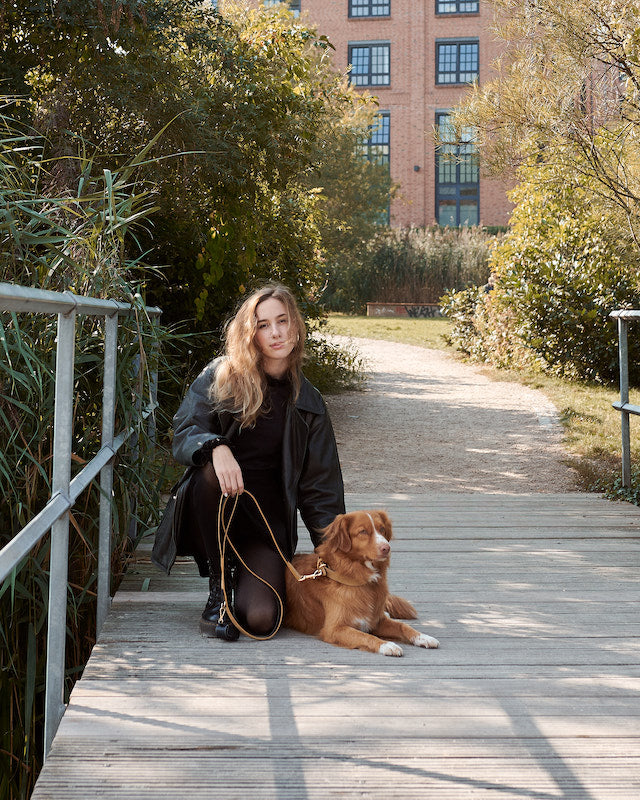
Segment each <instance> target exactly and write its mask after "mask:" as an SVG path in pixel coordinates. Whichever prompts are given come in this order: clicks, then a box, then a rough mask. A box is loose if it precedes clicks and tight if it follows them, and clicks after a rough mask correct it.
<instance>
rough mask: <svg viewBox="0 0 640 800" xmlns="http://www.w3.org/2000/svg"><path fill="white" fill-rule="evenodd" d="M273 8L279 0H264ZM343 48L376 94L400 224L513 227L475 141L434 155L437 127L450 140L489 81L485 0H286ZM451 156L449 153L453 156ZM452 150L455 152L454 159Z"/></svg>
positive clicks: (339, 60)
mask: <svg viewBox="0 0 640 800" xmlns="http://www.w3.org/2000/svg"><path fill="white" fill-rule="evenodd" d="M256 2H260V0H253V2H252V4H255V3H256ZM262 2H263V3H264V5H274V4H275V3H277V2H278V0H262ZM286 4H287V5H289V7H290V8H291V10H292V11H293V13H294V14H295V15H296V16H297V15H299V14H303V15H305V16H307V17H308V20H309V21H310V22H311V23H312V24H313V25H315V26H316V27H317V28H318V31H319V33H321V34H325V35H326V36H328V38H329V40H330V41H331V42H332V44H333V45H334V46H335V48H336V50H335V54H334V58H335V62H336V66H337V67H338V68H339V69H343V70H344V69H346V68H347V66H348V65H349V64H351V65H352V68H351V73H350V75H351V82H352V84H354V85H355V86H358V87H362V89H363V90H364V91H368V92H369V93H371V94H373V95H375V96H377V98H378V101H379V104H380V111H379V122H378V126H377V128H376V129H375V130H374V131H373V132H372V135H371V139H370V141H369V152H370V154H371V156H372V157H381V158H383V159H385V160H388V162H389V166H390V171H391V177H392V180H393V181H394V182H395V183H398V184H399V186H400V191H399V196H398V197H397V198H396V199H394V201H393V202H392V205H391V224H392V225H396V226H408V225H416V226H428V225H432V224H434V223H436V222H437V223H440V224H441V225H465V224H468V225H474V224H478V223H479V224H483V225H506V224H507V222H508V220H509V216H510V212H511V209H512V205H511V203H510V202H509V201H508V200H507V197H506V194H505V192H506V188H507V187H506V186H505V184H504V183H502V182H499V181H495V180H489V179H486V178H484V177H482V176H481V175H480V173H479V170H478V167H477V163H476V160H475V157H474V153H473V150H474V148H473V141H472V138H473V137H472V134H470V135H469V136H468V141H467V142H463V143H453V141H452V144H451V145H450V146H446V145H445V146H444V147H442V148H441V149H440V151H438V152H437V151H436V148H435V144H434V140H433V131H434V129H435V128H438V129H439V131H440V134H441V136H442V137H443V140H444V141H446V139H447V137H448V136H449V137H450V138H452V136H451V134H450V133H449V131H450V127H449V126H448V124H447V123H448V112H449V111H450V109H451V108H452V107H453V106H455V105H456V103H457V102H458V100H459V98H460V97H461V95H462V94H463V93H464V92H465V91H466V90H467V86H468V84H469V83H470V82H471V81H474V80H476V79H477V80H479V81H480V82H481V83H482V82H483V81H486V80H488V79H489V77H490V72H491V64H492V62H493V60H494V59H495V58H496V56H497V55H498V53H499V49H498V48H499V45H498V43H497V42H496V41H495V38H494V35H493V34H492V32H491V30H490V26H491V24H492V19H493V17H492V13H493V12H492V9H491V7H490V6H489V4H488V3H486V2H485V0H286ZM447 151H448V152H449V155H448V154H447ZM450 153H454V154H456V155H457V156H458V157H457V158H452V157H451V155H450Z"/></svg>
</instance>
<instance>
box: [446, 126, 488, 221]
mask: <svg viewBox="0 0 640 800" xmlns="http://www.w3.org/2000/svg"><path fill="white" fill-rule="evenodd" d="M436 127H437V129H438V136H439V139H440V144H439V145H438V147H437V149H436V216H437V220H438V224H439V225H451V226H454V227H459V226H460V225H477V224H478V222H479V219H480V212H479V209H480V202H479V200H480V175H479V169H478V156H477V153H476V149H475V145H474V143H473V139H474V131H473V129H471V128H467V129H465V130H464V131H463V132H462V135H461V137H460V139H458V138H457V136H456V131H455V129H454V127H453V125H452V124H451V118H450V116H449V114H448V113H446V112H442V113H439V114H437V115H436Z"/></svg>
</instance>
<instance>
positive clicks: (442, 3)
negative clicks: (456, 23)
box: [436, 0, 480, 14]
mask: <svg viewBox="0 0 640 800" xmlns="http://www.w3.org/2000/svg"><path fill="white" fill-rule="evenodd" d="M478 6H479V2H478V0H436V14H477V13H478V12H479V10H480V9H479V7H478Z"/></svg>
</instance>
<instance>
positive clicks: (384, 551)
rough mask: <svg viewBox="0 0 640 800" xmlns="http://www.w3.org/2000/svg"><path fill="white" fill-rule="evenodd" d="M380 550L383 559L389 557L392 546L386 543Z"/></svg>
mask: <svg viewBox="0 0 640 800" xmlns="http://www.w3.org/2000/svg"><path fill="white" fill-rule="evenodd" d="M379 550H380V555H381V556H382V557H384V556H388V555H389V553H390V551H391V546H390V544H389V542H384V544H381V545H380V547H379Z"/></svg>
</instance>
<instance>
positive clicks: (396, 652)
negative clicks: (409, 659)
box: [378, 642, 402, 656]
mask: <svg viewBox="0 0 640 800" xmlns="http://www.w3.org/2000/svg"><path fill="white" fill-rule="evenodd" d="M378 652H379V653H382V655H383V656H401V655H402V648H401V647H400V645H398V644H396V643H395V642H383V643H382V644H381V645H380V649H379V650H378Z"/></svg>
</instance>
